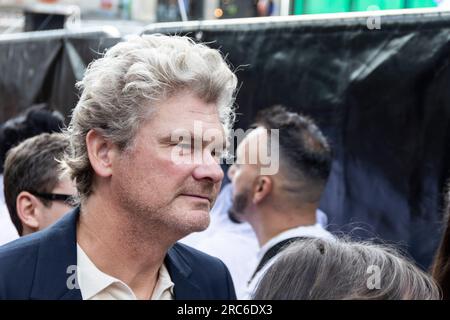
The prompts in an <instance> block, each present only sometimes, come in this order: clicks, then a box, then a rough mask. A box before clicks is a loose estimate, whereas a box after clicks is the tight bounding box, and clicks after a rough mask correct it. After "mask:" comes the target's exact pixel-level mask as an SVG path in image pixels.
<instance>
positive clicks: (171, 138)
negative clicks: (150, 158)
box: [158, 131, 227, 149]
mask: <svg viewBox="0 0 450 320" xmlns="http://www.w3.org/2000/svg"><path fill="white" fill-rule="evenodd" d="M184 133H188V134H189V137H190V139H189V142H191V143H194V141H195V140H197V141H202V146H205V145H208V144H210V143H214V140H216V139H208V140H205V139H203V137H201V136H198V135H197V136H195V135H194V133H193V132H191V131H187V132H186V131H184ZM177 138H178V139H177ZM211 138H214V136H212V137H211ZM222 140H223V143H222V147H223V148H224V149H226V148H227V141H226V139H222ZM158 141H159V142H160V143H179V142H182V141H184V136H183V135H182V134H181V133H180V134H166V135H163V136H161V137H160V138H158ZM184 142H186V141H184Z"/></svg>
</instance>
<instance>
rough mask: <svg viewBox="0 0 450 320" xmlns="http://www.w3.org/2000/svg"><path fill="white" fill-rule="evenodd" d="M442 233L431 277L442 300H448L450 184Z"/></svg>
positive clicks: (449, 295)
mask: <svg viewBox="0 0 450 320" xmlns="http://www.w3.org/2000/svg"><path fill="white" fill-rule="evenodd" d="M445 202H446V206H445V207H446V209H445V214H444V223H443V225H444V233H443V236H442V240H441V243H440V245H439V248H438V250H437V252H436V256H435V258H434V262H433V266H432V275H433V278H434V279H435V280H436V282H437V283H438V284H439V286H440V288H441V290H442V298H443V299H444V300H450V184H449V185H448V186H447V192H446V200H445Z"/></svg>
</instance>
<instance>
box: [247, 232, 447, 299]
mask: <svg viewBox="0 0 450 320" xmlns="http://www.w3.org/2000/svg"><path fill="white" fill-rule="evenodd" d="M253 298H254V299H257V300H366V299H367V300H436V299H439V298H440V292H439V289H438V287H437V286H436V284H435V283H434V281H433V279H432V278H431V277H430V276H429V275H427V274H426V273H424V272H423V271H421V270H420V269H419V268H417V267H416V266H415V265H414V264H413V263H412V262H410V261H409V260H408V259H407V258H405V257H404V256H402V255H401V254H399V253H398V252H397V251H396V250H394V249H392V248H389V247H385V246H381V245H375V244H369V243H357V242H350V241H346V240H337V239H335V240H324V239H310V240H302V241H298V242H296V243H294V244H292V245H291V246H289V247H288V248H287V249H285V250H284V251H283V252H282V253H281V254H280V256H279V258H278V259H277V261H276V262H275V263H274V264H273V265H272V266H271V267H270V269H269V270H268V271H267V273H266V274H265V276H264V277H263V279H262V280H261V282H260V283H259V286H258V288H257V290H256V292H255V294H254V297H253Z"/></svg>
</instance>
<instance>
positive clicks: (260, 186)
mask: <svg viewBox="0 0 450 320" xmlns="http://www.w3.org/2000/svg"><path fill="white" fill-rule="evenodd" d="M272 189H273V181H272V179H271V178H270V177H268V176H260V177H258V178H257V180H256V184H255V187H254V190H253V191H254V192H253V203H255V204H259V203H260V202H261V201H263V200H264V199H266V198H267V196H268V195H269V194H270V193H271V192H272Z"/></svg>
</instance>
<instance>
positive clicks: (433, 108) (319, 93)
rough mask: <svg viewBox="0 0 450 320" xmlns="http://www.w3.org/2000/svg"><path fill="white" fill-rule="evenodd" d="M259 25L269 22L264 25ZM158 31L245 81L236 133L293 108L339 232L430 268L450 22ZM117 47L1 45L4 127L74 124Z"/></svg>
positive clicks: (399, 19)
mask: <svg viewBox="0 0 450 320" xmlns="http://www.w3.org/2000/svg"><path fill="white" fill-rule="evenodd" d="M261 21H262V20H261ZM366 25H367V23H366V19H363V18H353V19H336V20H320V21H312V22H311V21H310V22H305V21H294V20H289V21H278V22H270V23H265V22H264V23H258V24H250V25H245V24H233V23H230V24H227V25H222V26H219V27H210V26H208V25H201V24H200V25H199V26H196V27H192V26H191V27H187V28H176V29H173V28H172V29H171V28H164V29H158V28H157V27H155V28H153V29H151V30H148V31H146V32H147V33H153V32H165V33H172V32H176V33H178V34H180V33H181V34H183V33H188V34H190V35H191V36H193V37H194V38H197V39H198V40H200V41H204V42H212V43H210V45H211V46H213V47H215V48H219V49H220V50H221V51H222V52H223V53H224V54H226V55H227V59H228V60H229V62H230V63H231V64H232V65H233V66H234V68H235V69H236V70H237V75H238V78H239V80H240V84H241V88H240V90H239V94H238V98H237V105H238V107H239V108H238V113H239V117H238V123H237V125H236V126H237V127H240V128H244V129H245V128H247V127H248V125H249V124H250V123H251V122H252V119H253V117H254V116H255V114H256V112H257V111H258V110H259V109H262V108H265V107H268V106H271V105H273V104H279V103H281V104H284V105H286V106H288V107H290V108H291V109H293V110H296V111H299V112H302V113H304V114H306V115H309V116H311V117H313V118H314V119H315V120H316V121H317V123H318V124H319V126H320V127H321V128H322V130H323V131H324V132H325V134H326V135H327V137H328V138H329V139H330V142H331V144H332V147H333V151H334V162H333V169H332V174H331V177H330V180H329V183H328V186H327V190H326V192H325V194H324V196H323V200H322V204H321V207H322V209H323V210H324V211H325V212H326V213H327V214H328V216H329V220H330V223H331V225H330V229H331V230H332V231H344V232H346V233H347V232H350V234H351V235H352V236H353V237H355V238H362V239H366V238H374V237H380V238H381V239H383V240H385V241H389V242H394V243H396V244H400V245H402V246H403V247H404V248H405V249H407V250H408V251H409V253H410V254H411V255H412V256H413V257H414V258H415V259H416V261H417V262H418V263H419V264H420V265H421V266H423V267H425V268H426V267H428V266H429V264H430V262H431V260H432V256H433V254H434V251H435V249H436V247H437V244H438V241H439V239H440V236H441V221H442V209H443V190H444V186H445V182H446V180H447V178H448V176H449V165H448V164H449V163H450V159H449V157H450V152H449V150H450V149H449V145H448V144H449V143H448V141H450V130H449V120H450V90H449V86H450V18H449V17H448V16H446V15H435V16H431V17H418V16H408V18H405V16H392V17H383V18H382V20H381V29H380V30H369V29H368V28H367V26H366ZM117 41H119V39H111V38H102V37H97V38H92V37H90V38H83V37H76V38H60V39H53V38H52V39H40V40H36V41H32V40H30V41H25V42H24V41H16V42H14V41H10V42H1V41H0V122H3V121H5V120H6V119H8V118H10V117H12V116H14V115H16V114H17V113H18V112H20V111H21V110H23V109H25V108H27V107H29V106H30V105H31V104H34V103H38V102H47V103H49V105H50V106H51V107H53V108H56V109H59V110H61V111H62V112H63V113H64V114H65V115H69V112H70V109H71V108H73V106H74V105H75V103H76V100H77V94H78V92H77V90H76V89H75V87H74V84H75V82H76V80H77V79H78V78H79V77H80V76H81V74H82V71H83V69H84V67H85V66H86V65H87V64H88V63H89V62H90V61H91V60H92V59H94V58H96V57H98V56H99V54H98V53H99V52H102V51H103V49H104V48H107V47H109V46H111V45H113V44H115V43H116V42H117Z"/></svg>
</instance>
